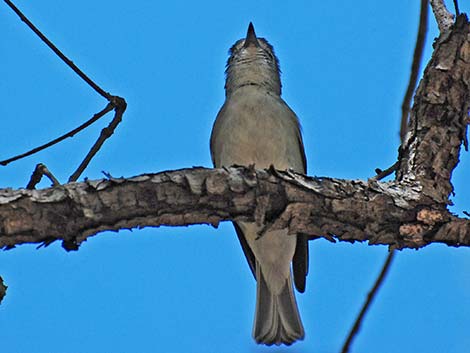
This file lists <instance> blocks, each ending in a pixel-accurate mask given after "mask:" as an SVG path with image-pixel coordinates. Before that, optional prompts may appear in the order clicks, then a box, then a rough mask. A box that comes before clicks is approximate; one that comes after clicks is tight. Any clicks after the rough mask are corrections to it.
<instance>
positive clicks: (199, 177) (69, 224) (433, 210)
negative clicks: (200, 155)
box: [0, 167, 470, 250]
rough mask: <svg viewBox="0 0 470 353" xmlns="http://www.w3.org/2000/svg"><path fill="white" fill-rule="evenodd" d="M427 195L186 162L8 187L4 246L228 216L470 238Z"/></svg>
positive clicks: (363, 235) (293, 228) (415, 238)
mask: <svg viewBox="0 0 470 353" xmlns="http://www.w3.org/2000/svg"><path fill="white" fill-rule="evenodd" d="M422 196H423V194H422V192H421V189H420V187H419V186H417V185H408V186H405V184H404V183H400V184H398V183H396V182H386V183H379V182H372V183H367V182H364V181H359V180H352V181H349V180H341V179H333V178H310V177H306V176H302V175H300V174H294V173H292V172H278V171H262V170H250V169H247V168H244V167H237V168H229V169H205V168H193V169H182V170H177V171H170V172H162V173H158V174H146V175H141V176H137V177H134V178H130V179H124V178H120V179H109V180H95V181H87V182H83V183H70V184H66V185H62V186H59V187H54V188H48V189H42V190H24V189H21V190H11V189H3V190H0V247H7V248H9V247H12V246H14V245H17V244H22V243H40V242H44V241H48V242H49V241H50V239H51V238H54V239H61V240H63V241H64V242H63V245H64V247H65V248H66V249H67V250H73V249H76V248H77V247H78V245H79V244H80V243H81V242H82V241H84V240H85V239H86V238H87V237H89V236H91V235H95V234H97V233H98V232H101V231H105V230H115V231H116V230H119V229H130V228H142V227H148V226H152V227H158V226H162V225H167V226H183V225H191V224H211V225H213V226H217V225H218V223H219V222H221V221H226V220H237V221H242V220H243V221H256V222H259V223H260V224H261V223H269V226H270V227H273V228H274V229H276V228H284V227H288V228H289V230H290V233H305V234H310V235H313V236H323V235H327V236H328V235H333V236H335V237H336V238H337V239H339V240H343V241H366V240H368V241H369V244H388V245H390V246H391V247H392V248H398V249H402V248H406V247H408V248H419V247H422V246H425V245H427V244H430V243H432V242H442V243H446V244H448V245H454V246H470V221H468V220H463V219H458V218H457V217H455V216H452V215H451V214H450V213H449V212H448V211H447V210H446V209H445V205H436V204H435V203H433V202H430V201H431V200H429V198H427V197H424V198H423V197H422ZM439 206H440V207H439ZM270 222H271V223H270Z"/></svg>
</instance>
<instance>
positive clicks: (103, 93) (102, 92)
mask: <svg viewBox="0 0 470 353" xmlns="http://www.w3.org/2000/svg"><path fill="white" fill-rule="evenodd" d="M4 1H5V2H6V3H7V5H8V6H10V8H11V9H12V10H13V11H14V12H15V13H16V14H17V15H18V16H19V17H20V19H21V20H22V21H23V22H24V23H26V25H27V26H28V27H29V28H30V29H31V30H32V31H33V32H34V33H36V35H37V36H38V37H39V38H41V40H42V41H43V42H44V43H45V44H46V45H47V46H48V47H49V48H51V49H52V51H53V52H54V53H56V55H57V56H58V57H59V58H61V59H62V60H63V61H64V62H65V63H66V64H67V65H68V66H69V67H70V68H71V69H72V70H73V71H74V72H75V73H76V74H77V75H78V76H80V77H81V78H82V79H83V80H84V81H85V82H86V83H88V84H89V85H90V86H91V88H93V89H94V90H95V91H96V92H97V93H98V94H100V95H101V96H103V97H104V98H106V99H107V100H108V101H110V100H111V95H110V94H109V93H108V92H105V91H104V90H103V89H102V88H101V87H100V86H98V85H97V84H96V83H95V82H93V80H92V79H91V78H89V77H88V76H87V75H86V74H85V73H84V72H83V71H82V70H80V69H79V68H78V67H77V65H75V64H74V63H73V62H72V61H71V60H70V59H69V58H67V57H66V56H65V55H64V54H63V53H62V52H61V51H60V50H59V49H58V48H57V47H56V46H55V45H54V44H53V43H52V42H51V41H50V40H49V39H47V38H46V36H45V35H44V34H42V33H41V32H40V31H39V29H38V28H37V27H36V26H35V25H34V24H32V23H31V21H30V20H28V18H27V17H26V16H25V15H24V14H23V13H22V12H21V11H20V10H19V9H18V8H17V7H16V6H15V5H14V4H13V3H12V2H11V1H10V0H4Z"/></svg>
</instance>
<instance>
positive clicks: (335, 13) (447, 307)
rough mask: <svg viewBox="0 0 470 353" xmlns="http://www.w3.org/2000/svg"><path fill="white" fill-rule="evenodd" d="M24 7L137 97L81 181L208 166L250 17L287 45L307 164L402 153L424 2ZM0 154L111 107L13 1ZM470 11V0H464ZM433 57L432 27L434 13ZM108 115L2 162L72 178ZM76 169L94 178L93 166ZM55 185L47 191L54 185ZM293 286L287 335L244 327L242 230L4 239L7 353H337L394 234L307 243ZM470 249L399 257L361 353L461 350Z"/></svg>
mask: <svg viewBox="0 0 470 353" xmlns="http://www.w3.org/2000/svg"><path fill="white" fill-rule="evenodd" d="M16 4H17V6H18V7H20V9H22V10H23V11H24V12H25V13H26V14H27V15H28V16H29V17H30V19H31V20H32V21H33V22H34V23H35V24H36V25H37V26H38V27H39V28H40V29H41V30H42V31H43V32H44V33H45V34H46V35H48V36H49V38H50V39H51V40H52V41H53V42H54V43H55V44H56V45H57V46H58V47H60V48H61V49H62V50H63V51H64V52H65V53H66V54H67V55H69V56H70V57H71V58H72V60H73V61H74V62H75V63H76V64H77V65H78V66H79V67H81V68H82V69H83V70H84V71H85V72H86V73H87V74H89V75H90V76H91V77H92V78H93V79H95V80H96V82H97V83H98V84H100V85H101V86H102V87H103V88H104V89H105V90H107V91H109V92H111V93H112V94H116V95H120V96H123V97H124V98H125V99H126V100H127V102H128V110H127V112H126V113H125V115H124V120H123V122H122V124H121V125H120V126H119V127H118V129H117V130H116V133H115V135H114V136H113V137H112V138H111V140H109V141H108V142H106V144H105V145H104V147H103V148H102V150H101V151H100V153H99V154H98V155H97V157H96V158H95V159H94V160H93V161H92V163H91V165H90V166H89V168H88V169H87V170H86V171H85V173H84V175H83V177H84V176H86V177H88V178H91V179H97V178H101V177H102V174H101V171H106V172H109V173H110V174H111V175H113V176H116V177H119V176H126V177H130V176H133V175H137V174H141V173H146V172H158V171H163V170H171V169H177V168H183V167H192V166H206V167H210V166H211V162H210V156H209V142H208V141H209V136H210V130H211V127H212V123H213V120H214V118H215V115H216V114H217V111H218V109H219V108H220V106H221V105H222V103H223V100H224V90H223V86H224V67H225V62H226V60H227V51H228V48H229V47H230V46H231V45H232V44H233V43H234V42H235V41H236V40H237V39H239V38H241V37H243V36H244V35H245V33H246V28H247V25H248V23H249V22H250V21H253V23H254V25H255V28H256V31H257V34H258V35H259V36H261V37H266V38H267V39H268V40H269V41H270V42H271V44H272V45H273V46H274V48H275V50H276V53H277V55H278V57H279V59H280V63H281V69H282V72H283V75H282V81H283V88H284V89H283V97H284V99H285V100H286V101H287V102H288V104H289V105H290V106H291V107H292V108H293V110H294V111H295V112H296V113H297V114H298V116H299V118H300V120H301V122H302V126H303V135H304V141H305V148H306V154H307V159H308V165H309V168H308V173H309V174H310V175H317V176H332V177H338V178H349V179H351V178H361V179H365V178H368V177H370V176H371V175H373V174H374V169H375V168H377V167H380V168H386V167H388V166H389V165H391V164H392V163H393V162H394V161H395V159H396V151H397V148H398V144H399V139H398V126H399V116H400V105H401V100H402V96H403V93H404V90H405V88H406V84H407V79H408V74H409V68H410V64H411V57H412V52H413V48H414V41H415V37H416V29H417V24H418V11H419V1H414V2H411V1H406V0H398V1H394V2H390V1H388V2H385V1H362V2H356V1H355V2H353V1H348V0H339V1H335V2H334V3H332V2H328V1H315V2H314V1H297V2H281V1H271V2H269V1H259V2H253V1H237V2H221V1H213V2H210V1H200V2H183V1H173V2H169V1H166V2H163V1H141V2H139V3H138V4H137V5H136V4H135V3H132V2H129V1H122V0H115V1H112V2H111V1H99V2H97V1H91V0H82V1H80V2H68V1H59V0H44V1H41V2H28V1H18V2H17V3H16ZM0 7H1V10H0V29H1V32H2V40H1V41H0V52H1V53H2V58H1V62H2V65H0V76H1V77H2V80H1V81H0V95H1V96H2V97H3V99H2V103H1V104H0V116H1V121H2V129H0V139H1V141H2V148H1V151H0V159H4V158H8V157H10V156H12V155H15V154H18V153H20V152H23V151H24V150H26V149H29V148H32V147H35V146H37V145H39V144H41V143H44V142H46V141H48V140H50V139H52V138H54V137H56V136H58V135H60V134H62V133H64V132H66V131H68V130H70V129H72V128H74V127H76V126H77V125H79V124H80V123H81V122H83V121H85V120H86V119H88V118H89V117H91V115H93V114H94V113H95V112H97V111H99V110H101V109H102V108H103V107H104V106H105V105H106V102H105V101H104V100H103V99H102V98H101V97H100V96H98V95H97V94H96V93H95V92H94V91H92V90H91V89H90V88H89V87H88V86H87V85H86V84H85V83H84V82H82V81H81V80H80V79H79V78H78V77H77V76H76V75H75V74H73V73H72V72H71V70H70V69H69V68H68V67H66V66H65V65H64V64H63V63H62V62H60V61H59V59H58V58H57V57H55V56H54V55H53V54H52V53H51V52H50V50H49V49H48V48H46V47H45V46H44V44H42V43H41V42H40V41H39V40H38V38H36V37H35V36H34V35H33V34H32V32H31V31H29V30H28V29H27V28H26V27H25V26H24V24H23V23H21V21H19V19H18V18H17V17H16V15H14V14H13V13H12V12H11V11H10V10H9V9H8V8H7V6H6V5H5V4H4V3H2V4H0ZM461 10H463V11H468V10H470V8H469V7H468V4H464V3H463V2H461ZM429 22H430V32H429V35H428V40H427V44H426V54H425V61H427V59H429V57H430V55H431V44H432V40H433V38H434V37H435V36H436V34H437V32H436V26H435V22H434V19H433V17H431V18H430V21H429ZM109 119H111V117H107V118H104V119H103V121H101V122H98V123H97V124H95V126H93V127H91V128H89V129H88V130H87V131H85V132H82V133H80V134H79V135H77V136H75V137H74V138H73V139H68V140H67V141H65V142H63V143H61V144H60V145H57V146H55V147H53V148H50V149H48V150H47V151H44V152H41V153H40V154H37V155H35V156H31V157H28V158H26V159H24V160H21V161H18V162H15V163H12V164H11V165H9V166H8V167H1V169H0V186H1V187H14V188H18V187H24V186H25V185H26V183H27V181H28V179H29V176H30V174H31V172H32V170H33V168H34V166H35V164H36V163H39V162H42V163H45V164H46V165H47V166H48V167H49V168H50V169H51V170H52V171H53V172H54V173H55V175H56V176H57V177H58V178H59V179H60V180H61V181H63V182H65V181H66V180H67V178H68V176H69V175H70V174H71V173H72V172H73V171H74V170H75V168H76V166H77V165H78V164H79V163H80V161H81V160H82V158H83V156H84V154H85V153H86V152H87V151H88V149H89V147H90V146H91V144H92V143H93V142H94V140H95V139H96V137H97V135H98V134H99V131H100V129H101V128H102V127H104V126H106V125H107V123H108V121H109ZM83 177H82V178H83ZM469 177H470V159H469V156H468V154H462V156H461V163H460V165H459V166H458V169H457V170H456V171H455V173H454V176H453V182H454V185H455V190H456V196H455V197H454V198H453V200H454V202H455V206H454V207H453V208H452V210H453V211H454V212H457V213H459V212H461V211H462V210H469V209H470V204H469V201H468V200H469V198H470V189H469V188H468V185H466V183H465V181H466V180H468V178H469ZM41 186H42V187H46V186H48V182H43V183H42V184H41ZM310 250H311V262H310V274H309V278H308V282H307V291H306V293H305V294H302V295H298V296H297V298H298V302H299V306H300V311H301V314H302V318H303V321H304V325H305V329H306V338H305V340H304V341H303V342H301V343H297V344H295V345H293V346H292V347H289V348H286V347H281V348H266V347H261V346H257V345H256V344H255V343H254V342H253V340H252V339H251V328H252V321H253V314H254V305H255V282H254V281H253V278H252V276H251V274H250V271H249V268H248V266H247V264H246V262H245V259H244V257H243V254H242V251H241V249H239V245H238V241H237V239H236V237H235V236H234V231H233V229H232V226H231V224H229V223H224V224H221V226H220V227H219V229H213V228H211V227H208V226H191V227H181V228H158V229H157V228H148V229H143V230H134V231H132V232H130V231H121V232H119V233H104V234H99V235H97V236H96V237H93V238H90V239H89V240H88V241H87V242H85V243H84V244H83V245H82V246H81V248H80V250H79V251H78V252H72V253H66V252H65V251H64V250H63V249H62V248H61V247H60V244H58V243H57V244H53V245H51V246H50V247H48V248H45V249H44V248H42V249H40V250H36V246H35V245H23V246H20V247H18V248H17V249H14V250H11V251H7V252H1V253H0V275H1V276H3V278H4V280H5V281H6V283H7V284H8V286H9V289H8V294H7V296H6V298H5V299H4V302H3V303H2V305H0V338H1V341H2V348H3V351H4V352H8V353H28V352H36V353H42V352H44V353H56V352H57V353H78V352H87V353H88V352H89V353H92V352H113V353H119V352H123V353H124V352H143V353H145V352H242V351H249V352H266V351H268V350H271V351H276V352H325V353H326V352H337V351H339V349H340V347H341V345H342V343H343V340H344V339H345V336H346V333H347V332H348V330H349V328H350V326H351V325H352V323H353V320H354V318H355V316H356V314H357V312H358V311H359V309H360V306H361V305H362V302H363V300H364V298H365V296H366V294H367V292H368V290H369V289H370V286H371V285H372V283H373V281H374V279H375V277H376V275H377V273H378V272H379V270H380V267H381V265H382V262H383V261H384V259H385V256H386V248H385V247H379V246H374V247H369V246H367V245H366V244H354V245H351V244H343V243H341V244H330V243H327V242H326V241H324V240H318V241H315V242H313V243H312V244H310ZM469 308H470V250H469V249H454V248H449V247H447V246H444V245H432V246H428V247H426V248H424V249H421V250H419V251H414V250H404V251H402V252H400V253H399V254H398V256H397V257H396V261H395V263H394V265H393V267H392V269H391V272H390V275H389V277H388V279H387V281H386V283H385V285H384V286H383V288H382V290H381V292H380V296H379V297H378V298H377V299H376V301H375V302H374V305H373V307H372V309H371V311H370V312H369V313H368V315H367V317H366V321H365V322H364V324H363V326H362V329H361V332H360V334H359V336H358V338H357V339H356V341H355V342H354V346H353V350H352V352H361V353H364V352H365V353H368V352H371V353H374V352H382V353H386V352H397V351H400V352H402V353H405V352H444V351H445V352H468V350H469V347H470V336H469V335H468V327H470V309H469Z"/></svg>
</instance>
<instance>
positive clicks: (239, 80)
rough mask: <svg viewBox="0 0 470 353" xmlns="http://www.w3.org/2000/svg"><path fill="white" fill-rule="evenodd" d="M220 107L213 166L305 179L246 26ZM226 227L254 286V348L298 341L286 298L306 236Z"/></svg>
mask: <svg viewBox="0 0 470 353" xmlns="http://www.w3.org/2000/svg"><path fill="white" fill-rule="evenodd" d="M229 55H230V56H229V59H228V61H227V65H226V70H225V102H224V104H223V105H222V107H221V109H220V111H219V112H218V114H217V117H216V119H215V122H214V125H213V128H212V133H211V138H210V150H211V157H212V162H213V164H214V167H216V168H221V167H230V166H233V165H240V166H247V167H248V166H254V167H255V168H257V169H267V168H270V167H274V168H276V169H278V170H288V169H291V170H293V171H296V172H299V173H303V174H305V173H306V171H307V163H306V157H305V151H304V144H303V140H302V134H301V127H300V123H299V120H298V118H297V116H296V114H295V113H294V112H293V110H292V109H291V108H290V107H289V106H288V105H287V103H286V102H285V101H284V100H283V99H282V98H281V79H280V69H279V60H278V58H277V57H276V55H275V53H274V49H273V47H272V46H271V44H269V43H268V41H267V40H266V39H264V38H261V37H257V36H256V33H255V29H254V26H253V24H252V23H251V22H250V24H249V26H248V30H247V34H246V37H245V38H242V39H239V40H238V41H237V42H236V43H235V44H234V45H233V46H232V47H231V49H230V51H229ZM233 224H234V227H235V230H236V233H237V236H238V239H239V242H240V244H241V247H242V249H243V251H244V253H245V257H246V259H247V261H248V264H249V266H250V269H251V272H252V273H253V275H254V277H255V279H256V282H257V286H256V287H257V289H256V293H257V294H256V309H255V318H254V324H253V332H252V335H253V338H254V339H255V341H256V342H257V343H259V344H265V345H268V346H269V345H273V344H274V345H281V344H285V345H291V344H292V343H294V342H296V341H298V340H302V339H303V338H304V336H305V331H304V327H303V324H302V321H301V319H300V314H299V310H298V307H297V302H296V299H295V294H294V286H293V282H294V284H295V287H296V288H297V290H298V291H299V292H302V293H303V292H304V291H305V284H306V277H307V273H308V238H307V236H306V235H305V234H288V230H287V229H280V230H269V229H267V230H266V231H265V232H263V234H262V235H260V232H261V231H262V229H263V227H262V226H260V225H257V224H255V223H250V222H240V221H237V222H234V223H233Z"/></svg>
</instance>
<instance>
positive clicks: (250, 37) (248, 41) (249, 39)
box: [243, 22, 259, 48]
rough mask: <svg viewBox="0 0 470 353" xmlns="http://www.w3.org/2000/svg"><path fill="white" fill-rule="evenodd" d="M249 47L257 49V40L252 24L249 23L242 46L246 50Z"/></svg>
mask: <svg viewBox="0 0 470 353" xmlns="http://www.w3.org/2000/svg"><path fill="white" fill-rule="evenodd" d="M250 45H253V46H255V47H259V42H258V38H257V37H256V33H255V27H253V23H251V22H250V25H249V26H248V31H247V32H246V38H245V44H244V45H243V47H244V48H248V47H249V46H250Z"/></svg>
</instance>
